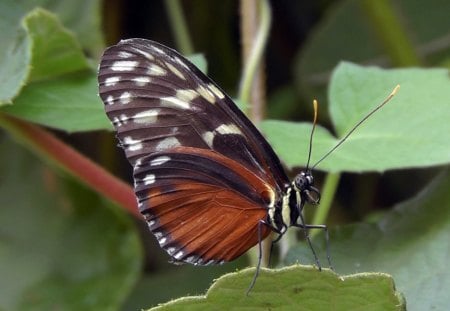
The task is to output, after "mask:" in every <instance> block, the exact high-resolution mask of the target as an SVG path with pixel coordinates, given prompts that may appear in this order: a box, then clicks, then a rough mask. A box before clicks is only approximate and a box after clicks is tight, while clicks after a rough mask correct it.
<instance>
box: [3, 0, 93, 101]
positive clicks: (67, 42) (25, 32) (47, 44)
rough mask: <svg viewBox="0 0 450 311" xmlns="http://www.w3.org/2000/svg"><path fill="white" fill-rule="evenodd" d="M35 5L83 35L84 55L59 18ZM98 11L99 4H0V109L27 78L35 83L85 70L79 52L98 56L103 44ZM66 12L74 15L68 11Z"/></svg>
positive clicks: (84, 62) (16, 2)
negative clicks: (0, 46) (87, 52)
mask: <svg viewBox="0 0 450 311" xmlns="http://www.w3.org/2000/svg"><path fill="white" fill-rule="evenodd" d="M39 5H42V6H43V7H46V8H47V9H49V10H52V11H54V12H58V14H59V15H58V16H62V19H63V21H64V24H65V25H69V26H70V27H72V29H74V30H75V31H76V33H77V34H80V35H81V34H83V37H82V39H81V42H83V43H84V44H85V45H84V46H83V49H82V48H81V46H80V44H79V43H78V42H77V40H76V39H75V37H74V35H73V33H72V32H70V31H68V29H67V28H64V26H62V23H61V22H60V21H59V19H58V17H57V15H54V14H52V13H50V12H49V11H46V10H44V9H40V8H38V6H39ZM98 6H99V1H78V2H73V1H72V2H71V4H68V2H67V1H65V2H64V1H51V2H48V1H44V0H41V1H34V0H33V1H32V0H29V1H20V2H18V1H11V0H5V1H2V2H0V39H1V40H2V48H1V49H0V105H4V104H10V103H11V101H12V100H13V98H14V97H16V96H17V95H18V94H19V92H20V90H21V89H22V87H23V86H24V85H25V84H26V83H28V82H29V81H28V80H29V78H30V77H34V78H38V79H39V78H45V77H49V76H51V75H52V74H53V75H59V74H63V73H66V72H71V71H74V70H80V69H83V68H84V69H85V68H87V62H86V59H85V58H84V56H83V50H88V51H92V52H94V53H98V52H96V51H98V50H99V47H98V46H99V44H100V45H101V42H102V40H101V39H100V38H101V35H100V32H99V17H98V16H99V14H98V12H99V8H98ZM69 7H70V8H72V9H73V10H69V11H67V10H66V9H67V8H69ZM83 10H87V12H84V11H83ZM81 12H83V14H82V16H81V14H80V13H81ZM88 28H89V29H88ZM87 29H88V31H86V30H87ZM87 32H89V35H86V33H87ZM94 39H95V41H96V44H95V45H93V44H92V41H93V40H94ZM86 45H87V46H86ZM93 46H95V49H94V48H93ZM32 72H33V73H32Z"/></svg>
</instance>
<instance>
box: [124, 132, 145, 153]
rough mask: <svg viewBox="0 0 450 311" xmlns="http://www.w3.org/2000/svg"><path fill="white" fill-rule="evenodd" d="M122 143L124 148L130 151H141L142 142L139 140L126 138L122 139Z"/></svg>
mask: <svg viewBox="0 0 450 311" xmlns="http://www.w3.org/2000/svg"><path fill="white" fill-rule="evenodd" d="M123 143H124V145H126V148H127V149H128V150H130V151H137V150H140V149H142V141H140V140H139V139H133V137H131V136H126V137H124V138H123Z"/></svg>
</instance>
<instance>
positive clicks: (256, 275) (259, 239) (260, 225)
mask: <svg viewBox="0 0 450 311" xmlns="http://www.w3.org/2000/svg"><path fill="white" fill-rule="evenodd" d="M262 226H269V227H270V229H272V230H274V228H273V227H272V226H271V225H269V224H268V223H267V222H265V221H264V220H260V221H259V222H258V264H257V265H256V271H255V275H254V276H253V280H252V282H251V283H250V286H249V287H248V289H247V294H246V295H247V296H248V295H249V294H250V291H251V290H252V289H253V286H255V283H256V279H257V278H258V275H259V270H260V269H261V262H262V229H261V228H262ZM277 233H278V232H277ZM277 240H278V239H277ZM272 245H273V243H272V244H271V247H270V253H272ZM269 262H270V258H269Z"/></svg>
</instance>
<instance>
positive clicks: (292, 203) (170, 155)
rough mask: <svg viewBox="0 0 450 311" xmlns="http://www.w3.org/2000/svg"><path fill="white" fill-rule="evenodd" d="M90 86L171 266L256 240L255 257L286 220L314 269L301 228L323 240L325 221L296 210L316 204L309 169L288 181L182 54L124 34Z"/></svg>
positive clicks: (232, 253) (229, 256)
mask: <svg viewBox="0 0 450 311" xmlns="http://www.w3.org/2000/svg"><path fill="white" fill-rule="evenodd" d="M98 82H99V93H100V97H101V99H102V100H103V102H104V104H105V110H106V114H107V116H108V117H109V119H110V120H111V122H112V124H113V126H114V128H115V130H116V132H117V137H118V139H119V142H120V146H121V147H122V148H123V149H124V151H125V155H126V157H127V159H128V161H129V162H130V163H131V165H132V166H133V177H134V191H135V194H136V197H137V204H138V207H139V211H140V212H141V213H142V215H143V217H144V218H145V220H146V222H147V224H148V227H149V229H150V230H151V232H152V233H153V234H154V236H155V237H156V239H157V240H158V242H159V245H160V246H161V247H162V248H163V249H164V250H166V251H167V253H168V254H169V255H170V256H171V258H172V261H173V262H184V263H190V264H194V265H210V264H218V263H223V262H228V261H232V260H234V259H236V258H237V257H239V256H241V255H242V254H244V253H245V252H246V251H247V250H249V249H250V248H251V247H253V246H255V245H257V244H258V245H259V247H260V254H261V241H262V240H263V239H265V238H266V237H268V236H269V234H270V233H271V232H275V233H277V234H278V237H277V239H276V240H275V241H278V240H279V239H280V238H281V237H282V236H283V234H284V233H285V232H286V230H287V229H288V227H292V226H293V227H300V228H303V229H304V230H305V235H306V238H307V241H308V242H309V244H310V246H311V249H312V250H313V253H314V256H315V259H316V263H317V264H318V266H319V268H320V263H319V261H318V259H317V256H316V254H315V252H314V249H313V248H312V245H311V242H310V240H309V238H308V235H307V229H310V228H320V229H324V230H325V233H326V235H327V236H328V234H327V227H326V226H325V225H309V224H306V223H305V221H304V218H303V215H302V211H303V208H304V206H305V204H307V203H309V204H318V203H319V201H320V192H319V190H318V189H317V188H315V187H314V178H313V176H312V174H311V170H309V169H307V170H305V171H302V172H300V173H299V174H298V175H296V176H295V178H294V179H293V180H289V178H288V177H287V175H286V172H285V171H284V169H283V166H282V164H281V162H280V159H279V158H278V156H277V155H276V154H275V152H274V150H273V149H272V147H271V146H270V145H269V143H268V142H267V141H266V139H265V138H264V137H263V135H262V134H261V133H260V132H259V131H258V129H257V128H256V127H255V126H254V125H253V124H252V122H250V120H249V119H248V118H247V117H246V116H245V115H244V114H243V113H242V112H241V111H240V110H239V108H238V107H237V106H236V105H235V103H234V102H233V100H232V99H231V98H230V97H229V96H228V95H227V94H225V92H224V91H223V90H222V89H221V88H220V87H219V86H218V85H217V84H215V83H214V82H213V81H212V80H211V79H209V78H208V77H207V76H206V75H205V74H203V73H202V72H201V71H200V70H199V69H198V68H197V67H195V66H194V65H193V64H192V63H191V62H190V61H189V60H187V59H186V58H185V57H183V56H182V55H180V54H179V53H178V52H176V51H175V50H173V49H170V48H168V47H166V46H164V45H162V44H160V43H157V42H154V41H150V40H146V39H128V40H122V41H120V42H119V43H118V44H117V45H114V46H112V47H109V48H108V49H106V50H105V52H104V54H103V57H102V59H101V63H100V66H99V73H98ZM372 113H373V112H372ZM358 125H359V124H358ZM355 128H356V127H355ZM352 131H353V130H352ZM347 136H348V135H347ZM347 136H346V137H347ZM346 137H344V139H343V140H345V138H346ZM343 140H342V141H343ZM336 147H337V146H336ZM334 149H335V148H333V150H334ZM327 155H328V154H327ZM260 258H261V257H260ZM328 258H329V256H328ZM259 264H260V261H259ZM259 264H258V267H259ZM257 271H259V270H257Z"/></svg>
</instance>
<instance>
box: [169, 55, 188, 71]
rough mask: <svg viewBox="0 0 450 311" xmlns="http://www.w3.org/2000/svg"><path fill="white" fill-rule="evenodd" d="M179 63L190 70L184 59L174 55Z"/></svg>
mask: <svg viewBox="0 0 450 311" xmlns="http://www.w3.org/2000/svg"><path fill="white" fill-rule="evenodd" d="M173 59H174V60H175V61H176V62H177V63H178V64H180V65H181V66H183V67H184V68H186V69H187V70H189V66H188V65H187V64H186V63H185V62H184V61H183V60H181V59H180V58H178V57H176V56H175V57H174V58H173Z"/></svg>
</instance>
